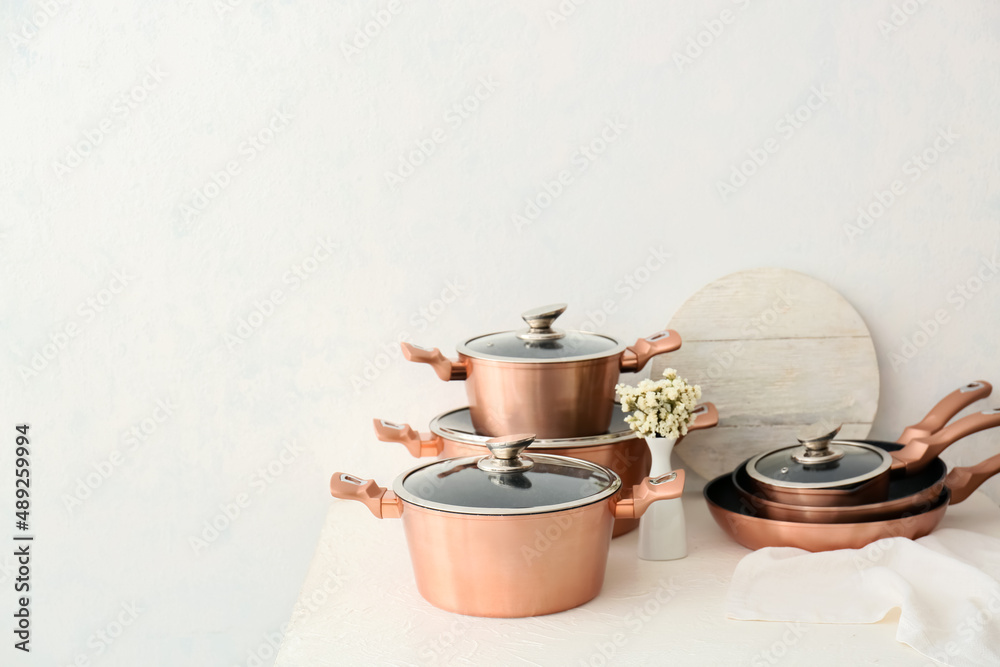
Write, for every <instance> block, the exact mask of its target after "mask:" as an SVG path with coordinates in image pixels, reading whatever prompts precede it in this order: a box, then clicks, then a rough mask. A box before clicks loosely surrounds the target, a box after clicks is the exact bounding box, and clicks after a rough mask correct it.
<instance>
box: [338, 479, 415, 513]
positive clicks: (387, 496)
mask: <svg viewBox="0 0 1000 667" xmlns="http://www.w3.org/2000/svg"><path fill="white" fill-rule="evenodd" d="M330 494H331V495H332V496H333V497H334V498H340V499H341V500H356V501H358V502H359V503H362V504H363V505H364V506H365V507H367V508H368V509H369V510H371V513H372V514H374V515H375V517H376V518H378V519H398V518H399V517H400V516H402V514H403V502H402V501H401V500H400V499H399V497H398V496H396V494H395V493H393V492H392V491H389V490H388V489H384V488H382V487H381V486H379V485H378V484H376V483H375V480H373V479H361V478H360V477H355V476H354V475H350V474H348V473H346V472H335V473H333V477H331V478H330Z"/></svg>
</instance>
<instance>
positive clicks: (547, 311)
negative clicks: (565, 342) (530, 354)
mask: <svg viewBox="0 0 1000 667" xmlns="http://www.w3.org/2000/svg"><path fill="white" fill-rule="evenodd" d="M565 310H566V304H565V303H553V304H551V305H549V306H542V307H541V308H532V309H531V310H526V311H524V312H523V313H521V319H523V320H524V321H525V322H526V323H527V324H528V328H527V329H524V330H522V331H519V332H518V333H517V337H518V338H520V339H521V340H526V341H543V340H556V339H558V338H562V337H563V336H565V335H566V333H565V332H564V331H560V330H559V329H553V328H552V323H553V322H555V321H556V318H557V317H559V316H560V315H562V314H563V311H565Z"/></svg>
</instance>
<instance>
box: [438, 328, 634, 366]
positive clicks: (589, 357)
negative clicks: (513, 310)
mask: <svg viewBox="0 0 1000 667" xmlns="http://www.w3.org/2000/svg"><path fill="white" fill-rule="evenodd" d="M516 333H517V331H515V330H511V329H508V330H507V331H493V332H491V333H484V334H480V335H478V336H473V337H472V338H469V339H467V340H466V341H465V342H464V343H461V344H460V345H458V346H457V347H456V349H457V350H458V353H459V354H461V355H463V356H466V357H469V358H472V359H482V360H483V361H502V362H505V363H512V364H566V363H572V362H576V361H593V360H596V359H606V358H608V357H614V356H618V355H621V354H622V353H623V352H624V351H625V348H627V347H628V346H627V345H626V344H625V343H623V342H621V341H619V340H618V339H617V338H614V337H612V336H608V335H606V334H600V333H595V332H593V331H574V330H570V331H566V332H565V333H569V334H580V335H583V336H597V337H599V338H604V339H606V340H609V341H611V342H612V343H614V347H613V348H611V349H609V350H605V351H604V352H595V353H593V354H581V355H578V356H575V357H559V358H556V359H533V358H530V357H504V356H501V355H495V354H484V353H482V352H475V351H473V350H472V349H470V348H469V343H471V342H472V341H474V340H479V339H480V338H485V337H486V336H496V335H498V334H516Z"/></svg>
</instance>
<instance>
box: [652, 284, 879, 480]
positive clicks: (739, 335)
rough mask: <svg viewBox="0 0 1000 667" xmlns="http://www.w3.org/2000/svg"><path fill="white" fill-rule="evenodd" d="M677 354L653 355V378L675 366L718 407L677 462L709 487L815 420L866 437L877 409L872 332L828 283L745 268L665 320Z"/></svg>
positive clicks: (700, 293) (683, 447)
mask: <svg viewBox="0 0 1000 667" xmlns="http://www.w3.org/2000/svg"><path fill="white" fill-rule="evenodd" d="M669 328H671V329H675V330H676V331H677V332H678V333H680V335H681V338H682V339H683V341H684V344H683V346H682V347H681V349H679V350H677V351H676V352H671V353H670V354H666V355H662V356H659V357H655V358H654V360H653V362H652V370H651V375H650V377H651V378H653V379H657V378H659V377H660V375H661V373H662V372H663V369H664V368H667V367H670V368H676V369H677V371H678V373H679V374H680V375H681V377H684V378H686V379H687V380H688V381H689V382H692V383H694V384H699V385H701V389H702V400H703V401H711V402H713V403H715V405H716V407H717V408H718V409H719V425H718V426H717V427H715V428H711V429H705V430H702V431H695V432H693V433H691V434H690V435H688V436H687V437H685V438H684V440H683V441H682V442H681V443H679V444H678V445H677V449H676V452H677V455H678V456H679V457H680V458H681V459H682V460H683V461H684V463H685V464H686V465H687V466H688V467H690V468H691V469H692V470H694V471H695V472H697V473H698V474H700V475H702V476H703V477H705V478H706V479H712V478H713V477H716V476H718V475H721V474H723V473H726V472H730V471H731V470H733V469H734V468H735V467H736V466H738V465H739V464H740V463H742V462H743V461H744V460H746V459H748V458H749V457H751V456H753V455H755V454H758V453H760V452H763V451H767V450H770V449H774V448H776V447H780V446H783V445H790V444H795V443H796V439H795V436H796V433H798V432H799V430H800V429H801V428H802V427H804V426H808V425H810V424H813V423H815V422H817V421H819V420H820V419H824V418H828V419H832V420H836V421H838V422H843V424H844V427H843V429H842V430H841V431H840V435H841V437H844V438H864V437H865V436H867V435H868V431H869V430H870V429H871V425H872V420H873V419H874V418H875V411H876V410H877V409H878V394H879V373H878V361H877V360H876V358H875V347H874V345H873V344H872V339H871V335H870V334H869V333H868V327H866V326H865V323H864V321H863V320H862V319H861V316H860V315H859V314H858V312H857V311H856V310H854V308H853V307H852V306H851V304H849V303H848V302H847V301H846V300H845V299H844V297H842V296H841V295H840V294H838V293H837V292H836V291H834V290H833V289H831V288H830V287H829V286H827V285H826V284H825V283H823V282H820V281H819V280H816V279H814V278H810V277H808V276H806V275H803V274H801V273H796V272H795V271H789V270H787V269H751V270H748V271H740V272H738V273H733V274H730V275H728V276H726V277H724V278H721V279H719V280H716V281H715V282H712V283H709V284H708V285H706V286H705V287H703V288H702V289H701V290H700V291H698V292H697V293H696V294H695V295H694V296H692V297H691V298H690V299H688V300H687V302H685V303H684V305H682V306H681V307H680V309H679V310H678V311H677V313H676V314H675V315H674V316H673V318H672V319H671V320H670V325H669Z"/></svg>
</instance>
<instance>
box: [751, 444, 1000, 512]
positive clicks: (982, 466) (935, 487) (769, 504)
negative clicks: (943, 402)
mask: <svg viewBox="0 0 1000 667" xmlns="http://www.w3.org/2000/svg"><path fill="white" fill-rule="evenodd" d="M997 473H1000V454H998V455H996V456H993V457H991V458H989V459H987V460H986V461H983V462H982V463H979V464H977V465H974V466H964V467H959V468H955V469H953V470H951V471H950V472H949V471H948V467H947V466H946V465H945V464H944V462H943V461H942V460H941V459H935V460H934V461H932V462H931V465H929V466H928V467H927V468H925V469H924V470H922V471H921V472H919V473H917V474H916V475H912V476H910V477H906V478H903V479H899V480H893V481H892V489H891V490H890V498H891V499H890V500H886V501H884V502H880V503H872V504H869V505H853V506H847V507H803V506H798V505H787V504H785V503H777V502H774V501H771V500H768V499H766V498H761V497H753V496H752V495H749V494H747V493H745V492H744V489H745V488H746V487H745V486H744V483H745V481H746V479H747V477H746V475H745V474H741V471H740V469H737V471H736V476H735V477H734V483H735V484H736V486H737V488H738V489H739V490H740V492H741V495H742V496H743V499H744V501H746V502H745V506H746V507H747V508H748V510H749V511H756V512H757V513H758V514H759V515H760V516H762V517H765V518H768V519H776V520H779V521H797V522H801V523H855V522H860V521H882V520H886V519H892V518H895V517H898V516H902V515H903V514H918V513H920V512H923V511H925V510H927V509H928V508H929V507H931V506H933V505H934V503H935V502H936V501H937V499H938V497H939V496H940V495H941V493H942V492H943V491H944V489H945V487H948V488H950V489H952V495H951V499H952V500H951V501H952V503H958V502H961V501H963V500H965V499H966V498H967V497H968V496H969V494H970V493H972V491H973V490H975V488H977V487H978V486H979V485H980V484H982V483H983V482H984V481H986V480H987V479H989V478H990V477H992V476H993V475H996V474H997Z"/></svg>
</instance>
